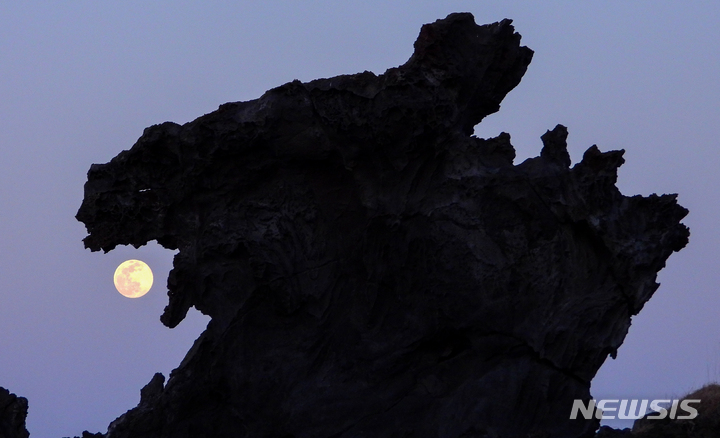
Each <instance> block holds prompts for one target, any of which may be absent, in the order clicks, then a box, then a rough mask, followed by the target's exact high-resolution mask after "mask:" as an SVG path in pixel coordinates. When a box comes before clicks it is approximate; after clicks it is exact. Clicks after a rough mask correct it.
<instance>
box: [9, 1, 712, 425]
mask: <svg viewBox="0 0 720 438" xmlns="http://www.w3.org/2000/svg"><path fill="white" fill-rule="evenodd" d="M579 3H581V2H575V1H572V2H571V1H565V2H526V3H521V2H513V1H505V0H503V1H452V0H443V1H419V0H414V1H395V2H386V1H375V0H364V1H362V2H361V1H344V2H339V1H315V2H299V1H295V2H291V1H286V2H280V1H265V2H249V1H235V2H229V1H217V2H199V1H198V2H183V1H177V2H173V3H172V6H171V4H170V2H155V1H125V2H95V1H64V2H47V1H46V2H41V1H37V2H22V3H21V2H12V3H11V2H2V3H1V4H0V386H3V387H5V388H8V389H9V390H10V391H11V392H14V393H16V394H18V395H22V396H25V397H27V398H28V399H29V401H30V412H29V416H28V421H27V423H28V429H29V430H30V433H31V435H32V436H33V437H40V438H45V437H48V438H51V437H55V438H59V437H61V436H74V435H79V434H80V432H82V431H83V430H85V429H88V430H90V431H91V432H97V431H101V432H105V431H106V428H107V425H108V424H109V423H110V421H112V420H114V419H115V418H116V417H118V416H119V415H121V414H122V413H124V412H125V411H126V410H128V409H130V408H132V407H134V406H135V405H136V404H137V403H138V401H139V398H140V396H139V394H140V388H141V387H142V386H144V385H145V384H146V383H147V382H148V381H150V378H151V377H152V376H153V373H155V372H158V371H160V372H163V373H164V374H165V375H166V376H167V375H168V374H169V372H170V371H171V370H172V369H173V368H174V367H175V366H177V365H179V363H180V361H181V359H182V357H183V356H184V354H185V352H186V351H187V350H188V349H189V348H190V346H191V345H192V342H193V340H194V339H195V338H196V337H197V336H198V335H199V334H200V332H201V331H202V330H203V329H204V327H205V325H206V324H207V320H208V319H207V317H205V316H203V315H200V314H199V313H198V312H197V311H195V310H191V312H190V313H189V315H188V318H187V319H186V320H185V321H184V322H183V323H181V324H180V326H178V327H177V328H176V329H173V330H170V329H167V328H166V327H164V326H163V325H162V324H161V323H160V322H159V316H160V314H161V312H162V309H163V307H164V306H165V305H166V303H167V297H166V296H165V292H166V291H165V288H164V286H165V284H166V278H167V272H168V271H169V269H170V267H171V262H172V256H173V252H171V251H168V250H164V249H162V248H161V247H159V246H158V245H156V244H154V243H152V244H150V245H147V246H145V247H142V248H140V249H134V248H132V247H130V248H126V247H121V248H117V249H116V250H114V251H112V252H110V253H108V254H102V253H91V252H90V251H88V250H85V249H83V245H82V238H83V237H85V235H86V232H85V229H84V226H83V225H82V224H81V223H79V222H77V221H76V220H75V219H74V216H75V213H76V212H77V209H78V207H79V206H80V203H81V201H82V198H83V184H84V182H85V179H86V173H87V170H88V169H89V167H90V164H92V163H105V162H107V161H109V160H110V159H111V158H112V157H114V156H115V155H117V154H118V153H119V152H120V151H122V150H123V149H129V148H130V147H131V146H132V145H133V144H134V143H135V141H136V140H137V138H138V137H139V136H140V135H141V134H142V132H143V129H144V128H146V127H147V126H150V125H153V124H157V123H162V122H164V121H167V120H170V121H174V122H178V123H185V122H188V121H191V120H193V119H195V118H197V117H199V116H201V115H203V114H205V113H208V112H211V111H214V110H215V109H217V107H218V105H220V104H222V103H224V102H228V101H241V100H250V99H254V98H257V97H259V96H260V95H261V94H262V93H263V92H264V91H265V90H267V89H269V88H272V87H275V86H277V85H280V84H283V83H285V82H288V81H291V80H293V79H300V80H301V81H309V80H312V79H315V78H319V77H330V76H334V75H338V74H345V73H357V72H361V71H363V70H371V71H373V72H375V73H378V74H380V73H382V72H384V71H385V70H386V69H387V68H390V67H394V66H397V65H399V64H402V63H404V62H405V61H406V60H407V59H408V57H409V56H410V54H411V53H412V44H413V42H414V40H415V38H416V37H417V35H418V32H419V30H420V26H421V25H422V24H423V23H427V22H432V21H435V20H436V19H439V18H444V17H445V16H446V15H447V14H449V13H451V12H459V11H468V12H472V13H473V14H474V15H475V19H476V21H477V22H478V23H479V24H484V23H489V22H494V21H498V20H501V19H503V18H511V19H513V20H514V24H515V27H516V30H517V31H518V32H519V33H520V34H521V35H522V36H523V40H522V41H523V44H524V45H527V46H528V47H530V48H531V49H533V50H534V51H535V57H534V59H533V62H532V64H531V65H530V67H529V69H528V72H527V74H526V75H525V78H524V79H523V81H522V82H521V84H520V85H519V86H518V87H517V88H516V89H515V90H513V91H512V92H511V93H510V94H509V95H508V97H507V98H506V99H505V101H504V103H503V105H502V108H501V110H500V112H499V113H497V114H495V115H492V116H489V117H488V118H487V119H486V120H485V121H483V123H481V124H480V125H479V126H478V127H477V131H476V133H477V135H478V136H481V137H489V136H495V135H497V134H499V133H500V132H501V131H506V132H509V133H510V134H511V136H512V142H513V144H514V145H515V147H516V149H517V151H518V158H517V159H516V163H519V162H521V161H522V160H524V159H525V158H528V157H531V156H535V155H538V154H539V152H540V148H541V142H540V139H539V137H540V135H542V134H543V133H544V132H545V131H546V130H547V129H551V128H553V127H554V126H555V125H556V124H558V123H562V124H564V125H566V126H567V127H568V129H569V132H570V136H569V139H568V141H569V150H570V155H571V157H572V159H573V163H575V162H577V161H578V160H579V159H580V157H582V153H583V152H584V151H585V150H586V149H587V148H588V147H590V146H591V145H593V144H597V145H598V147H599V148H600V149H601V150H603V151H607V150H612V149H625V150H626V154H625V158H626V161H627V162H626V164H625V165H624V166H623V167H622V168H621V169H620V176H619V182H618V185H619V187H620V190H621V191H622V192H623V193H624V194H626V195H635V194H643V195H649V194H651V193H655V192H657V193H679V202H680V204H682V205H683V206H685V207H686V208H688V209H689V210H690V215H689V216H688V217H687V218H686V219H685V220H684V223H685V224H686V225H688V226H689V227H690V229H691V233H692V235H691V237H690V244H689V245H688V247H687V248H686V249H685V250H683V251H682V252H681V253H678V254H674V255H673V256H671V257H670V259H669V262H668V266H667V267H666V268H665V269H664V270H663V271H662V272H661V273H660V275H659V281H660V282H661V283H662V286H661V287H660V289H659V290H658V292H657V293H656V294H655V296H654V297H653V299H652V300H651V301H650V302H649V303H648V304H647V305H646V306H645V309H644V310H643V311H642V312H641V314H640V315H639V316H637V317H635V318H634V319H633V325H632V327H631V329H630V333H629V335H628V337H627V338H626V341H625V344H624V345H623V346H622V348H621V349H620V351H619V354H618V358H617V359H616V360H612V359H608V361H607V362H606V363H605V365H604V366H603V368H602V369H601V370H600V372H599V374H598V376H597V377H596V379H595V380H594V381H593V385H592V392H593V395H594V396H595V397H596V398H619V397H628V398H657V397H663V396H666V397H667V396H670V397H673V396H674V397H677V396H680V395H683V394H684V393H686V392H687V391H689V390H691V389H694V388H696V387H699V386H701V385H702V384H704V383H706V382H708V381H710V380H713V379H720V319H719V318H718V311H719V310H720V295H719V294H718V293H717V279H718V276H719V275H720V260H719V259H718V257H717V254H718V244H720V229H719V228H718V225H717V223H716V220H717V218H718V217H719V216H720V215H719V213H720V212H719V211H718V210H719V208H720V203H719V202H718V201H719V200H720V199H719V198H720V172H718V169H720V153H719V152H718V139H720V122H719V121H718V116H719V115H720V81H719V79H720V50H718V42H720V12H719V10H720V3H718V2H717V1H706V2H699V1H684V2H669V1H642V2H641V1H636V2H627V1H603V2H593V3H591V2H582V5H580V4H579ZM129 258H137V259H141V260H144V261H145V262H147V263H148V264H149V265H150V266H151V268H152V269H153V271H154V273H155V286H154V287H153V290H151V291H150V293H149V294H148V295H147V296H145V297H143V298H140V299H137V300H130V299H127V298H124V297H122V296H121V295H120V294H118V293H117V292H116V291H115V290H114V287H113V282H112V275H113V272H114V270H115V268H116V267H117V265H118V264H119V263H120V262H122V261H124V260H126V259H129Z"/></svg>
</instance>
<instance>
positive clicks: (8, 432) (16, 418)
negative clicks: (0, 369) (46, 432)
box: [0, 387, 30, 438]
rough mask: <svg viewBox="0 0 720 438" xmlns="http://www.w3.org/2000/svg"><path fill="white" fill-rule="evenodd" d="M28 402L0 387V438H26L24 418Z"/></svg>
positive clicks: (27, 434)
mask: <svg viewBox="0 0 720 438" xmlns="http://www.w3.org/2000/svg"><path fill="white" fill-rule="evenodd" d="M27 412H28V401H27V399H26V398H25V397H18V396H16V395H15V394H11V393H10V391H8V390H7V389H5V388H2V387H0V438H28V436H30V434H29V433H28V431H27V430H26V429H25V418H26V417H27Z"/></svg>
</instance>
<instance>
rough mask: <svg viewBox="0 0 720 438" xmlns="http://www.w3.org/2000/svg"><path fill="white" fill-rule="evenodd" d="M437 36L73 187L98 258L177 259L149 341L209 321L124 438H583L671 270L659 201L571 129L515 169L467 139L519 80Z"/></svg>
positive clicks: (424, 34)
mask: <svg viewBox="0 0 720 438" xmlns="http://www.w3.org/2000/svg"><path fill="white" fill-rule="evenodd" d="M532 54H533V53H532V51H531V50H530V49H528V48H526V47H521V46H520V35H518V34H517V33H515V32H514V28H513V26H512V25H511V22H510V20H504V21H502V22H499V23H494V24H490V25H485V26H478V25H476V24H475V22H474V19H473V17H472V15H470V14H452V15H450V16H448V17H447V18H446V19H443V20H438V21H437V22H435V23H432V24H427V25H425V26H423V27H422V30H421V32H420V35H419V37H418V39H417V41H416V43H415V52H414V54H413V55H412V57H411V58H410V59H409V60H408V61H407V62H406V63H405V64H403V65H401V66H400V67H397V68H391V69H389V70H388V71H387V72H385V73H384V74H382V75H379V76H378V75H375V74H373V73H371V72H364V73H359V74H355V75H345V76H338V77H334V78H329V79H319V80H315V81H311V82H308V83H301V82H299V81H294V82H291V83H288V84H285V85H282V86H280V87H277V88H274V89H272V90H269V91H268V92H266V93H265V94H264V95H263V96H262V97H260V98H259V99H256V100H253V101H248V102H237V103H228V104H224V105H222V106H220V108H219V109H218V110H217V111H215V112H213V113H210V114H207V115H205V116H203V117H200V118H198V119H197V120H195V121H192V122H190V123H187V124H185V125H178V124H175V123H170V122H168V123H163V124H161V125H156V126H152V127H150V128H147V129H146V130H145V132H144V133H143V135H142V137H141V138H140V139H139V140H138V142H137V143H136V144H135V145H134V146H133V147H132V148H131V149H130V150H128V151H123V152H121V153H120V154H119V155H118V156H117V157H115V158H114V159H113V160H112V161H110V162H109V163H107V164H102V165H98V164H94V165H92V167H91V169H90V171H89V173H88V182H87V183H86V185H85V199H84V201H83V204H82V206H81V207H80V210H79V212H78V214H77V218H78V220H80V221H82V222H84V223H85V225H86V227H87V230H88V233H89V235H88V237H87V238H86V239H85V240H84V242H85V245H86V247H87V248H90V249H91V250H93V251H98V250H104V251H106V252H107V251H110V250H112V249H113V248H115V247H116V246H117V245H134V246H141V245H144V244H145V243H147V242H148V241H151V240H157V241H158V242H159V243H160V244H161V245H163V246H164V247H166V248H169V249H173V250H179V252H178V254H177V255H176V256H175V259H174V267H173V270H172V271H171V273H170V276H169V278H168V290H169V291H168V296H169V304H168V306H167V307H166V309H165V311H164V313H163V315H162V316H161V320H162V322H163V323H164V324H165V325H167V326H168V327H174V326H176V325H177V324H178V323H180V322H181V321H182V319H183V318H184V316H185V314H186V312H187V311H188V309H189V308H190V307H192V306H194V307H196V308H197V309H199V310H200V311H201V312H203V313H205V314H207V315H209V316H210V317H211V318H212V319H211V321H210V323H209V325H208V327H207V330H206V331H205V332H204V333H203V334H202V335H201V336H200V338H199V339H198V340H197V341H196V342H195V344H194V346H193V347H192V349H191V350H190V352H189V353H188V355H187V356H186V358H185V359H184V361H183V362H182V363H181V364H180V366H179V367H178V368H177V369H176V370H175V371H173V373H172V374H171V375H170V378H169V379H168V382H167V383H165V382H164V378H163V377H162V376H161V375H156V376H155V377H154V378H153V379H152V381H151V382H150V383H149V384H148V386H146V387H145V388H144V389H143V391H142V399H141V402H140V404H139V406H138V407H136V408H134V409H132V410H130V411H129V412H127V413H126V414H125V415H123V416H122V417H120V418H118V419H117V420H116V421H114V422H113V423H112V424H111V425H110V427H109V430H108V432H107V434H106V436H107V437H108V438H120V437H133V438H139V437H194V438H197V437H248V438H249V437H285V438H290V437H294V438H301V437H302V438H306V437H307V438H309V437H314V438H317V437H327V438H330V437H343V438H350V437H377V438H381V437H428V438H431V437H432V438H436V437H458V438H459V437H481V436H482V437H484V436H496V437H525V436H552V437H580V436H592V435H593V433H594V431H595V430H596V429H597V426H598V424H597V422H596V421H595V420H590V421H585V420H569V413H570V410H571V406H572V401H573V400H574V399H584V400H587V399H589V398H590V392H589V388H590V381H591V379H592V378H593V377H594V375H595V373H596V372H597V370H598V369H599V367H600V366H601V365H602V363H603V362H604V361H605V359H606V358H607V356H608V355H614V354H615V353H616V351H617V348H618V347H619V346H620V345H621V343H622V342H623V339H624V337H625V335H626V334H627V331H628V328H629V326H630V321H631V316H632V315H635V314H637V313H638V312H639V311H640V310H641V309H642V307H643V305H644V303H645V302H646V301H647V300H648V299H650V297H651V296H652V294H653V292H654V291H655V290H656V289H657V287H658V284H657V283H656V282H655V280H656V274H657V272H658V271H659V270H660V269H662V268H663V267H664V265H665V261H666V259H667V258H668V257H669V256H670V254H671V253H672V252H673V251H678V250H680V249H681V248H683V247H684V246H685V245H686V243H687V240H688V236H689V232H688V229H687V228H686V227H685V226H684V225H682V224H681V223H680V220H681V219H682V218H683V217H684V216H685V215H686V214H687V210H685V209H684V208H682V207H680V206H679V205H678V204H677V203H676V197H675V195H663V196H656V195H652V196H649V197H641V196H633V197H627V196H624V195H622V194H621V193H620V192H619V191H618V189H617V188H616V187H615V182H616V178H617V169H618V167H619V166H620V165H621V164H622V163H623V158H622V155H623V151H611V152H601V151H600V150H599V149H598V148H597V147H595V146H593V147H591V148H590V149H588V150H587V152H586V153H585V155H584V157H583V159H582V161H581V162H580V163H577V164H576V165H574V166H573V167H570V165H571V163H570V157H569V155H568V152H567V148H566V138H567V130H566V128H565V127H563V126H561V125H558V126H557V127H555V128H554V129H553V130H551V131H548V132H547V133H545V135H543V136H542V142H543V148H542V152H541V154H540V156H539V157H536V158H532V159H529V160H526V161H525V162H523V163H520V164H518V165H515V164H514V163H513V160H514V158H515V151H514V149H513V146H512V145H511V143H510V136H509V135H508V134H505V133H503V134H501V135H499V136H498V137H496V138H491V139H480V138H476V137H473V136H472V133H473V127H474V126H475V125H476V124H478V123H479V122H480V121H481V120H482V119H483V118H484V117H485V116H487V115H489V114H492V113H493V112H495V111H497V110H498V109H499V106H500V102H501V101H502V99H503V98H504V96H505V95H506V94H507V93H508V92H509V91H510V90H512V89H513V88H514V87H515V86H516V85H517V84H518V83H519V81H520V79H521V78H522V76H523V74H524V73H525V71H526V68H527V66H528V64H529V63H530V60H531V58H532Z"/></svg>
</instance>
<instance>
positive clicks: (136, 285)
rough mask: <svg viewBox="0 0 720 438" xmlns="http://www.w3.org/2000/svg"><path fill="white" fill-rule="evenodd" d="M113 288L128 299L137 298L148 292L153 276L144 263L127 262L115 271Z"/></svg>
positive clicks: (138, 261) (137, 261)
mask: <svg viewBox="0 0 720 438" xmlns="http://www.w3.org/2000/svg"><path fill="white" fill-rule="evenodd" d="M113 278H114V280H115V288H117V290H118V292H120V293H121V294H123V295H124V296H126V297H128V298H139V297H141V296H143V295H145V294H146V293H148V291H149V290H150V288H151V287H152V284H153V274H152V271H151V270H150V266H148V265H147V264H146V263H145V262H141V261H140V260H128V261H125V262H122V263H121V264H120V266H118V267H117V269H116V270H115V276H114V277H113Z"/></svg>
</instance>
